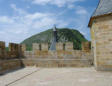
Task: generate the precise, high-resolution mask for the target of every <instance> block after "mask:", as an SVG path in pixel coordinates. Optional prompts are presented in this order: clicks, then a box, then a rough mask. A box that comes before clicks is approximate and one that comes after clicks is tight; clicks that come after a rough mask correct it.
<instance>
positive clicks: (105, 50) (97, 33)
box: [89, 0, 112, 70]
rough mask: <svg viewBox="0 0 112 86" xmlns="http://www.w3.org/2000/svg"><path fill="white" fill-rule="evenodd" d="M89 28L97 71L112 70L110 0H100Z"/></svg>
mask: <svg viewBox="0 0 112 86" xmlns="http://www.w3.org/2000/svg"><path fill="white" fill-rule="evenodd" d="M89 27H90V31H91V38H92V50H93V52H94V65H95V68H96V69H97V70H112V0H100V1H99V4H98V7H97V9H96V10H95V12H94V13H93V15H92V17H91V18H90V22H89Z"/></svg>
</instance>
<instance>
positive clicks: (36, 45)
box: [33, 43, 41, 51]
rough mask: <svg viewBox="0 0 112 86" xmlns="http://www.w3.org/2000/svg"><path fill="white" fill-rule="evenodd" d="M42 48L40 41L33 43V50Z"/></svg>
mask: <svg viewBox="0 0 112 86" xmlns="http://www.w3.org/2000/svg"><path fill="white" fill-rule="evenodd" d="M37 50H41V48H40V44H39V43H33V51H37Z"/></svg>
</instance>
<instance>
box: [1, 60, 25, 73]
mask: <svg viewBox="0 0 112 86" xmlns="http://www.w3.org/2000/svg"><path fill="white" fill-rule="evenodd" d="M22 67H24V64H23V62H22V60H18V59H15V60H0V74H2V73H4V72H8V71H11V70H15V69H18V68H22Z"/></svg>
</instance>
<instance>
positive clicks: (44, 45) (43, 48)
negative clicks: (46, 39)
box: [41, 43, 48, 51]
mask: <svg viewBox="0 0 112 86" xmlns="http://www.w3.org/2000/svg"><path fill="white" fill-rule="evenodd" d="M41 50H42V51H48V43H41Z"/></svg>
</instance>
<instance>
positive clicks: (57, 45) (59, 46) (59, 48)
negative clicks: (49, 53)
mask: <svg viewBox="0 0 112 86" xmlns="http://www.w3.org/2000/svg"><path fill="white" fill-rule="evenodd" d="M63 49H64V48H63V43H61V42H60V43H56V50H57V51H58V50H63Z"/></svg>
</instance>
